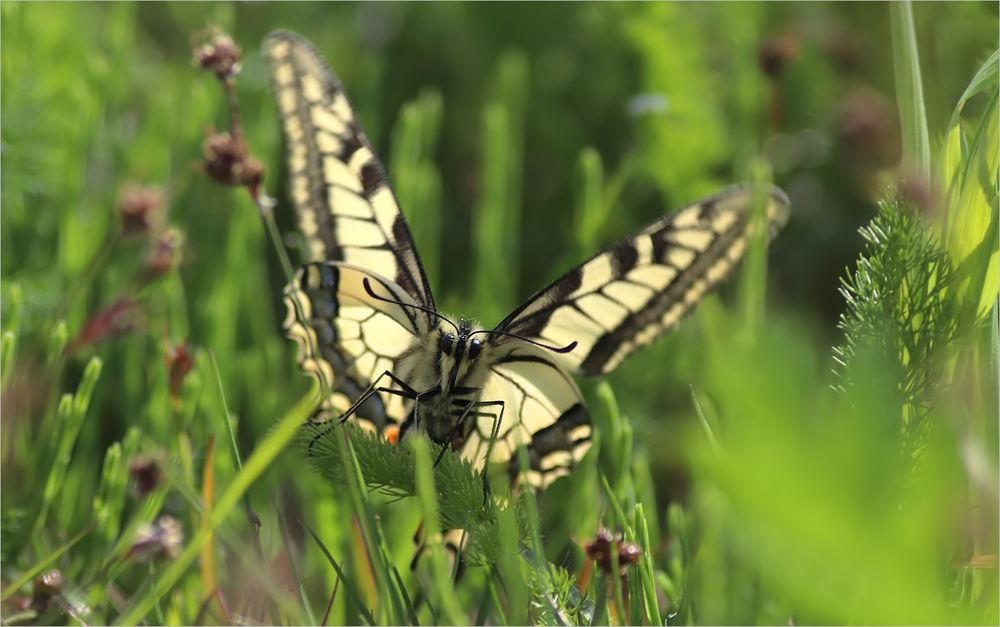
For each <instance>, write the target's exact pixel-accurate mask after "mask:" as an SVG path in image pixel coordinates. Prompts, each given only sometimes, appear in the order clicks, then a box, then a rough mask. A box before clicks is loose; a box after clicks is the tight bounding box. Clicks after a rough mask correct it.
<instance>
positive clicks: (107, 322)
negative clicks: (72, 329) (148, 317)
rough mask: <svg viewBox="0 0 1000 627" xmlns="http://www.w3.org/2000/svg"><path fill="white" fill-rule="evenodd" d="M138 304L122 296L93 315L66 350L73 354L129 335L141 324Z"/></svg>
mask: <svg viewBox="0 0 1000 627" xmlns="http://www.w3.org/2000/svg"><path fill="white" fill-rule="evenodd" d="M141 320H142V314H141V311H140V309H139V304H138V303H137V302H136V301H134V300H132V299H131V298H129V297H127V296H122V297H120V298H119V299H118V300H116V301H115V302H114V303H113V304H112V305H111V306H110V307H108V308H106V309H103V310H101V311H99V312H97V313H96V314H94V315H93V316H92V317H91V318H90V320H88V321H87V323H86V324H85V325H84V326H83V329H81V330H80V332H79V333H78V334H77V336H76V338H75V339H74V340H73V341H72V342H71V343H70V345H69V346H68V347H67V348H66V352H67V353H71V354H72V353H74V352H76V351H78V350H79V349H81V348H83V347H84V346H88V345H90V344H97V343H98V342H102V341H104V340H107V339H110V338H113V337H118V336H121V335H125V334H126V333H131V332H132V331H134V330H135V329H137V328H138V327H139V325H140V323H141Z"/></svg>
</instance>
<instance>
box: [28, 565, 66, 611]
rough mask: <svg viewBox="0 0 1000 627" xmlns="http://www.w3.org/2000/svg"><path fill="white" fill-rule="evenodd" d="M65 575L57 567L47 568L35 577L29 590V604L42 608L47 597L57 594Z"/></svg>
mask: <svg viewBox="0 0 1000 627" xmlns="http://www.w3.org/2000/svg"><path fill="white" fill-rule="evenodd" d="M65 581H66V579H65V577H63V574H62V572H61V571H59V569H57V568H53V569H52V570H47V571H45V572H43V573H42V574H41V575H38V576H37V577H35V584H34V587H33V588H32V592H31V604H32V606H33V607H35V608H38V609H40V608H44V607H45V606H46V605H47V604H48V602H49V599H51V598H52V597H54V596H56V595H57V594H59V591H60V590H61V589H62V585H63V583H64V582H65Z"/></svg>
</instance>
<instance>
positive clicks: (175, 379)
mask: <svg viewBox="0 0 1000 627" xmlns="http://www.w3.org/2000/svg"><path fill="white" fill-rule="evenodd" d="M165 357H166V362H167V372H169V373H170V396H171V397H172V398H173V399H174V401H175V402H179V401H180V393H181V385H182V384H183V383H184V378H185V377H186V376H187V374H188V373H189V372H191V369H192V368H194V355H192V354H191V349H190V348H189V347H188V345H187V342H181V343H180V344H178V345H177V346H173V347H167V352H166V355H165Z"/></svg>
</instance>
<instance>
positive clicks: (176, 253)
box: [146, 228, 184, 279]
mask: <svg viewBox="0 0 1000 627" xmlns="http://www.w3.org/2000/svg"><path fill="white" fill-rule="evenodd" d="M183 244H184V234H183V233H182V232H181V231H180V230H178V229H175V228H169V229H166V230H165V231H163V232H162V233H160V235H159V237H157V238H156V240H155V241H154V242H152V246H151V248H150V252H149V257H148V259H147V260H146V273H147V275H148V278H151V279H156V278H159V277H162V276H163V275H165V274H167V273H168V272H170V271H171V270H172V269H174V268H175V267H177V264H178V263H180V250H181V246H183Z"/></svg>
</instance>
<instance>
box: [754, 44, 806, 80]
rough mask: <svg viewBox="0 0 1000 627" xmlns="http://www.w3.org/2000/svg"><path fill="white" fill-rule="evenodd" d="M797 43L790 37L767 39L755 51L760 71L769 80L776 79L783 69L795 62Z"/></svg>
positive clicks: (797, 49)
mask: <svg viewBox="0 0 1000 627" xmlns="http://www.w3.org/2000/svg"><path fill="white" fill-rule="evenodd" d="M798 52H799V42H798V41H796V39H795V38H794V37H792V36H791V35H778V36H777V37H773V38H771V39H768V40H767V41H765V42H764V43H762V44H761V45H760V48H758V49H757V60H758V62H759V63H760V69H761V70H762V71H763V72H764V74H767V75H768V76H770V77H771V78H777V77H778V76H780V75H781V73H782V71H784V69H785V67H786V66H787V65H788V64H789V63H791V62H792V61H794V60H795V57H796V56H798Z"/></svg>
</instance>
